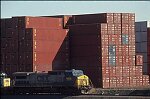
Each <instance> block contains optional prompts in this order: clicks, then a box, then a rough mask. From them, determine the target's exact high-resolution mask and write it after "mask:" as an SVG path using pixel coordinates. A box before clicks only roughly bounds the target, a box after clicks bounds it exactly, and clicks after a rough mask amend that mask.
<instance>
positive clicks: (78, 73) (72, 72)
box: [65, 70, 83, 76]
mask: <svg viewBox="0 0 150 99" xmlns="http://www.w3.org/2000/svg"><path fill="white" fill-rule="evenodd" d="M65 75H66V76H81V75H83V71H82V70H66V71H65Z"/></svg>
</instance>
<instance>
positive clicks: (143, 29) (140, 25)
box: [135, 21, 148, 74]
mask: <svg viewBox="0 0 150 99" xmlns="http://www.w3.org/2000/svg"><path fill="white" fill-rule="evenodd" d="M135 32H136V33H135V35H136V36H135V37H136V53H137V54H140V55H143V73H144V74H148V71H147V70H148V67H147V66H148V59H147V51H148V50H147V42H148V37H147V35H148V33H147V21H143V22H136V23H135Z"/></svg>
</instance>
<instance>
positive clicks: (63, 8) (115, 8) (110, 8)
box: [1, 1, 150, 21]
mask: <svg viewBox="0 0 150 99" xmlns="http://www.w3.org/2000/svg"><path fill="white" fill-rule="evenodd" d="M102 12H127V13H129V12H133V13H135V14H136V21H146V20H147V21H148V20H150V1H1V18H9V17H12V16H44V15H46V16H51V15H62V14H65V15H70V14H71V15H72V14H91V13H102Z"/></svg>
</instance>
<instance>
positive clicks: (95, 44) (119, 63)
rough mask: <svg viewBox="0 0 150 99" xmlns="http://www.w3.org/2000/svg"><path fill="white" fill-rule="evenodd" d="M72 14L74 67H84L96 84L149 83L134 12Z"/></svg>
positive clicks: (72, 58)
mask: <svg viewBox="0 0 150 99" xmlns="http://www.w3.org/2000/svg"><path fill="white" fill-rule="evenodd" d="M72 18H73V25H72V26H70V27H69V31H70V50H71V53H70V56H71V58H70V63H71V68H75V69H82V70H84V72H85V73H86V74H87V75H88V76H89V77H90V78H91V80H92V82H93V84H94V85H95V87H102V88H128V87H140V86H143V85H146V86H147V85H148V84H149V82H148V80H149V78H148V77H149V76H148V75H146V76H143V74H142V65H143V62H142V61H143V57H142V56H141V55H135V15H134V14H132V13H104V14H89V15H75V16H73V17H72ZM135 59H136V60H135ZM135 62H136V63H135ZM143 81H145V82H143Z"/></svg>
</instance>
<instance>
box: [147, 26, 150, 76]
mask: <svg viewBox="0 0 150 99" xmlns="http://www.w3.org/2000/svg"><path fill="white" fill-rule="evenodd" d="M147 41H148V42H147V53H148V59H147V60H150V28H147ZM148 74H149V75H150V61H148Z"/></svg>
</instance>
